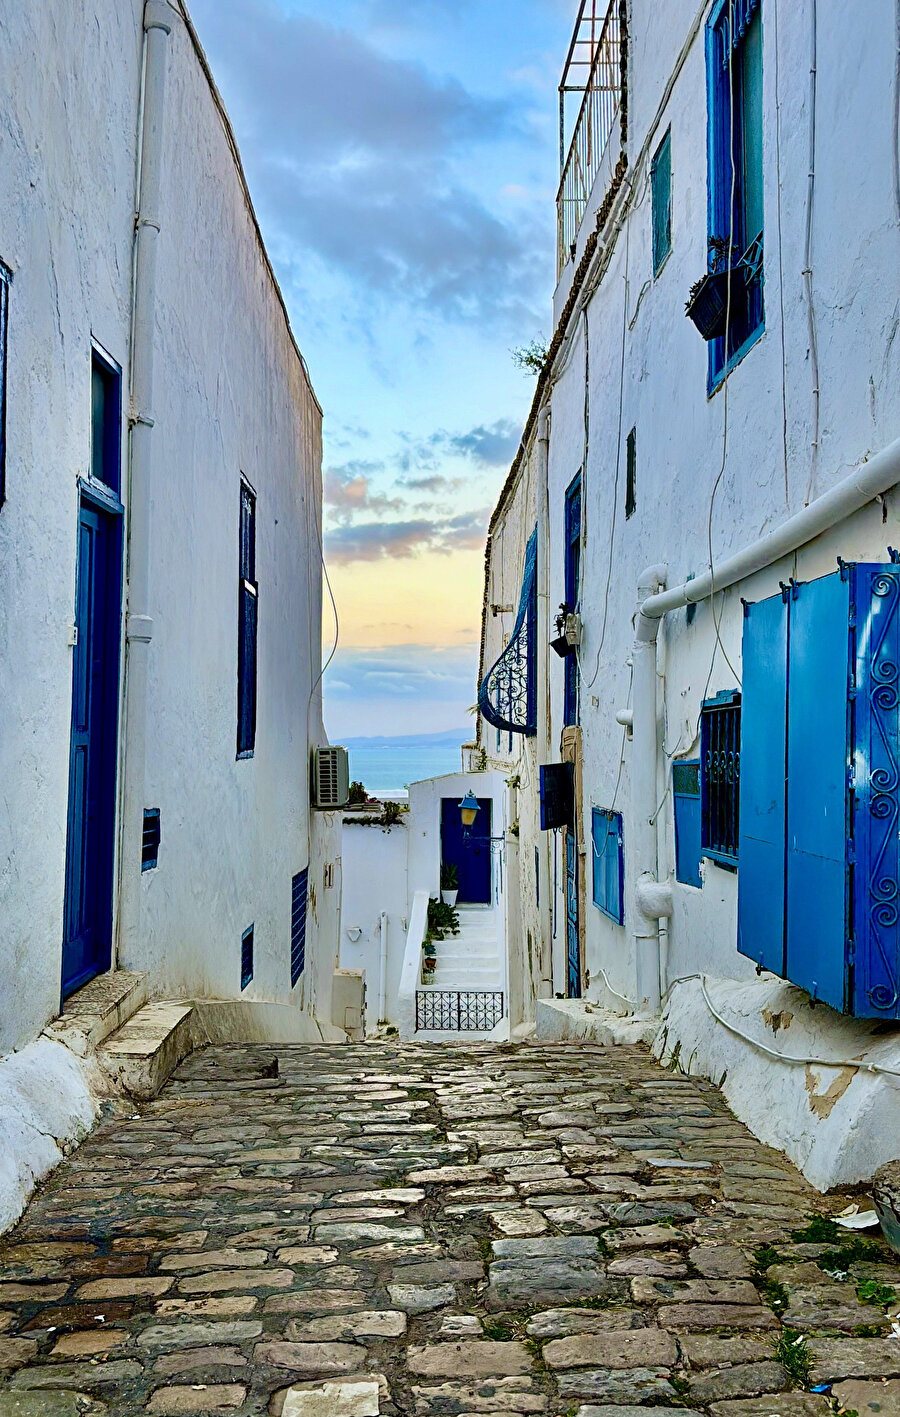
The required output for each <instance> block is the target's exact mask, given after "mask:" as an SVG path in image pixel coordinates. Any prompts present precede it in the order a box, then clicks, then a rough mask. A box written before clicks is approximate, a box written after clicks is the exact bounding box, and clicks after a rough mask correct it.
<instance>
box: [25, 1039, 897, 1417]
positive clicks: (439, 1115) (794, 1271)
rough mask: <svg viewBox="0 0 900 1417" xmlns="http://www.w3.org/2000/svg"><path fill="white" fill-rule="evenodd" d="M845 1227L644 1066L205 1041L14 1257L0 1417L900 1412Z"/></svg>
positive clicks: (603, 1059) (68, 1184)
mask: <svg viewBox="0 0 900 1417" xmlns="http://www.w3.org/2000/svg"><path fill="white" fill-rule="evenodd" d="M276 1057H277V1059H278V1068H277V1072H276V1071H275V1070H274V1069H273V1062H274V1059H275V1058H276ZM845 1204H846V1198H845V1197H841V1198H840V1199H839V1200H837V1199H836V1200H834V1201H829V1200H828V1199H823V1198H822V1197H820V1196H818V1195H817V1194H816V1193H815V1192H814V1191H813V1190H812V1189H811V1188H810V1187H809V1186H807V1185H806V1183H805V1182H804V1180H803V1178H802V1177H801V1176H799V1175H798V1173H797V1172H796V1171H795V1170H794V1169H793V1167H792V1166H791V1165H790V1163H789V1162H787V1161H786V1160H785V1158H784V1157H783V1156H781V1155H780V1154H779V1153H777V1152H775V1151H772V1150H771V1149H769V1148H767V1147H764V1146H762V1145H761V1144H760V1143H759V1142H757V1141H756V1140H755V1139H754V1138H753V1137H752V1136H750V1134H749V1133H748V1132H747V1131H746V1130H745V1129H744V1128H743V1127H742V1126H740V1125H739V1124H738V1123H737V1122H736V1121H735V1120H734V1118H733V1117H732V1116H731V1114H730V1113H729V1111H728V1108H727V1106H726V1105H725V1103H724V1101H723V1099H722V1097H721V1096H720V1094H719V1093H718V1092H717V1090H716V1089H715V1088H714V1087H712V1086H711V1085H710V1084H709V1083H707V1082H704V1081H702V1080H698V1079H693V1078H686V1077H682V1076H679V1075H677V1074H672V1073H669V1072H665V1071H663V1070H661V1069H660V1068H659V1066H658V1065H657V1064H656V1063H655V1062H654V1061H653V1060H652V1059H651V1058H650V1056H649V1054H648V1053H647V1052H646V1050H645V1049H643V1048H642V1047H640V1046H635V1047H626V1046H622V1047H616V1048H604V1047H601V1046H599V1045H597V1044H593V1043H589V1042H586V1041H582V1042H577V1043H567V1044H544V1043H530V1044H529V1043H526V1044H522V1045H517V1046H515V1047H509V1046H499V1047H498V1046H495V1045H490V1044H465V1043H461V1044H456V1045H438V1046H422V1045H415V1044H410V1045H400V1044H390V1043H378V1044H370V1045H352V1046H344V1047H338V1046H334V1047H326V1046H318V1047H317V1046H299V1045H297V1046H291V1047H285V1048H277V1049H275V1048H272V1047H262V1046H248V1047H213V1048H208V1049H206V1050H204V1051H202V1052H199V1053H196V1054H194V1055H193V1056H192V1057H191V1058H189V1059H188V1060H187V1061H185V1062H184V1063H182V1064H181V1065H180V1067H179V1068H178V1070H177V1071H176V1073H175V1074H174V1075H173V1077H172V1079H171V1080H170V1082H169V1083H168V1084H167V1086H166V1087H165V1089H164V1090H163V1092H162V1093H161V1094H160V1096H159V1097H158V1098H156V1099H155V1100H154V1101H152V1102H149V1103H146V1104H142V1105H140V1107H139V1110H138V1111H137V1112H136V1113H135V1115H134V1116H132V1117H131V1118H129V1119H123V1118H121V1117H120V1118H117V1119H110V1120H108V1121H105V1122H103V1123H102V1124H101V1125H100V1126H99V1127H98V1128H97V1129H96V1130H95V1131H94V1132H93V1133H92V1135H91V1136H90V1137H89V1138H88V1139H87V1141H86V1142H85V1143H84V1144H83V1145H82V1146H81V1148H80V1149H79V1150H78V1151H77V1152H76V1153H75V1155H73V1156H72V1157H70V1158H69V1159H68V1160H67V1161H66V1162H64V1163H63V1165H62V1166H60V1167H59V1169H58V1170H57V1171H56V1172H55V1173H54V1174H53V1176H52V1177H51V1178H50V1179H49V1181H48V1182H47V1183H46V1184H45V1185H44V1186H43V1187H42V1188H39V1190H38V1191H37V1192H36V1193H35V1196H34V1197H33V1199H32V1202H31V1204H30V1205H29V1207H28V1210H27V1212H26V1214H25V1215H24V1217H23V1218H22V1220H21V1222H20V1224H19V1225H18V1227H17V1228H16V1230H15V1231H14V1232H13V1233H11V1234H9V1235H7V1236H6V1237H5V1238H4V1239H3V1240H2V1241H0V1417H33V1414H34V1417H37V1414H40V1417H56V1414H60V1417H70V1414H72V1417H75V1414H85V1413H87V1414H90V1413H102V1412H107V1413H110V1414H115V1417H137V1414H142V1413H155V1414H162V1417H166V1414H178V1413H192V1412H193V1413H223V1414H231V1415H232V1417H381V1415H382V1414H384V1417H481V1414H493V1417H570V1414H574V1413H576V1412H577V1413H578V1414H579V1417H662V1413H663V1412H671V1411H672V1409H673V1407H677V1408H678V1410H679V1411H680V1412H681V1413H682V1414H683V1417H698V1414H706V1417H774V1414H776V1413H777V1414H778V1417H820V1414H821V1417H826V1414H828V1413H829V1411H830V1408H829V1400H828V1397H827V1395H826V1394H814V1393H812V1392H810V1391H809V1387H810V1385H823V1384H824V1385H825V1386H828V1385H829V1384H834V1385H835V1395H836V1396H837V1397H838V1398H839V1399H840V1400H841V1401H842V1403H843V1406H844V1407H847V1406H856V1408H857V1410H858V1411H859V1412H860V1414H861V1417H863V1414H865V1417H868V1414H870V1413H872V1414H874V1413H875V1412H876V1411H879V1410H880V1411H881V1414H882V1417H894V1414H895V1411H896V1408H897V1402H898V1397H897V1394H898V1391H900V1382H898V1380H900V1341H898V1340H896V1339H892V1338H888V1337H885V1336H884V1335H885V1334H886V1333H889V1332H890V1322H891V1320H892V1318H893V1316H894V1314H896V1312H897V1310H898V1308H900V1266H898V1265H897V1263H896V1257H894V1256H892V1255H890V1254H889V1253H888V1252H886V1251H885V1250H884V1248H883V1247H882V1246H881V1245H880V1243H878V1242H876V1241H872V1240H871V1239H868V1238H864V1237H860V1236H858V1235H857V1236H854V1235H852V1234H850V1233H848V1232H844V1231H840V1230H839V1229H838V1228H837V1227H836V1226H834V1225H833V1224H832V1223H831V1222H829V1221H827V1220H823V1218H822V1217H823V1216H826V1215H827V1214H829V1213H830V1212H833V1211H835V1210H839V1209H841V1208H842V1207H843V1205H845ZM895 1285H896V1286H897V1295H896V1296H895V1293H894V1286H895ZM794 1321H796V1322H794ZM851 1397H853V1398H854V1399H858V1400H857V1401H854V1402H852V1403H851V1402H850V1401H849V1399H850V1398H851ZM879 1400H880V1401H881V1403H882V1406H881V1408H880V1409H879V1408H878V1406H877V1404H878V1402H879ZM898 1417H900V1414H898Z"/></svg>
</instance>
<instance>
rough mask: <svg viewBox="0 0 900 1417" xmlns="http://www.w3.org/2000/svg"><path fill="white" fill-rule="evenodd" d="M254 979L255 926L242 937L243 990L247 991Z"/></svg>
mask: <svg viewBox="0 0 900 1417" xmlns="http://www.w3.org/2000/svg"><path fill="white" fill-rule="evenodd" d="M252 978H253V926H252V925H251V926H250V929H249V930H245V931H244V933H243V935H242V936H241V988H242V989H246V987H247V985H248V984H249V983H250V980H251V979H252Z"/></svg>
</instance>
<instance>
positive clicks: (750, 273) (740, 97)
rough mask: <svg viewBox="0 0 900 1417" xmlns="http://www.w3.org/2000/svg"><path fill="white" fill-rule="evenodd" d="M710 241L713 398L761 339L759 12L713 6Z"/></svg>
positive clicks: (709, 41)
mask: <svg viewBox="0 0 900 1417" xmlns="http://www.w3.org/2000/svg"><path fill="white" fill-rule="evenodd" d="M706 73H707V107H708V162H709V194H708V196H709V200H708V233H707V234H708V237H709V241H710V249H711V252H717V253H718V255H719V260H720V265H719V268H720V269H726V268H727V263H728V261H729V259H730V266H731V270H732V277H731V282H730V289H731V299H730V319H729V328H728V333H727V335H722V336H720V337H719V338H718V339H714V340H710V342H709V389H710V392H713V391H714V390H715V389H716V388H717V387H718V385H719V384H720V383H721V381H722V379H723V377H724V376H725V374H726V373H727V372H728V370H729V369H731V368H733V367H734V365H735V364H737V363H738V361H739V360H740V359H742V358H743V356H744V355H745V354H746V352H747V350H748V349H749V348H750V347H751V345H752V344H753V343H754V342H755V341H756V340H757V339H758V338H759V336H760V335H761V334H762V331H763V328H764V309H763V142H762V123H763V112H762V93H763V87H762V6H761V3H760V0H718V3H717V4H716V5H715V6H714V7H713V10H712V14H711V15H710V18H709V21H708V22H707V27H706Z"/></svg>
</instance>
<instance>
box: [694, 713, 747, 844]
mask: <svg viewBox="0 0 900 1417" xmlns="http://www.w3.org/2000/svg"><path fill="white" fill-rule="evenodd" d="M740 783H741V696H740V694H738V693H736V692H734V691H731V690H727V691H726V692H724V693H722V694H717V695H716V697H715V698H714V699H708V700H707V701H706V702H705V703H704V705H703V708H702V710H701V713H700V850H701V854H702V855H703V856H708V857H709V858H710V860H711V861H716V862H718V864H719V865H720V866H727V867H731V868H732V869H733V868H734V867H736V866H737V859H738V797H739V793H740Z"/></svg>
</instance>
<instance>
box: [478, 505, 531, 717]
mask: <svg viewBox="0 0 900 1417" xmlns="http://www.w3.org/2000/svg"><path fill="white" fill-rule="evenodd" d="M478 707H479V709H480V710H481V713H482V714H483V716H484V718H485V719H487V722H488V723H490V724H493V726H494V727H495V728H499V729H501V730H502V731H503V732H506V733H524V734H526V735H528V736H529V737H533V736H534V734H535V733H537V527H535V529H534V531H533V532H532V534H531V537H530V538H529V541H528V546H527V547H526V549H525V572H524V575H523V577H522V593H521V595H520V596H519V612H518V614H517V616H516V623H515V626H514V628H513V632H512V635H511V636H510V641H509V644H508V645H507V646H506V649H505V650H504V651H503V653H502V654H501V656H500V658H499V659H498V660H497V663H496V664H495V665H494V667H493V669H491V670H489V671H488V673H487V674H486V675H485V677H484V680H483V681H482V684H481V688H480V689H479V691H478Z"/></svg>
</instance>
